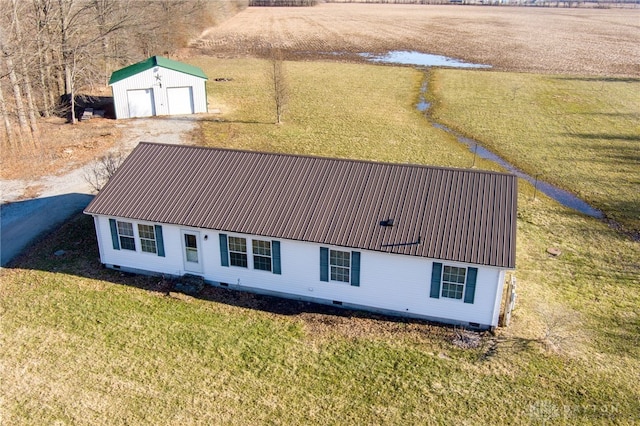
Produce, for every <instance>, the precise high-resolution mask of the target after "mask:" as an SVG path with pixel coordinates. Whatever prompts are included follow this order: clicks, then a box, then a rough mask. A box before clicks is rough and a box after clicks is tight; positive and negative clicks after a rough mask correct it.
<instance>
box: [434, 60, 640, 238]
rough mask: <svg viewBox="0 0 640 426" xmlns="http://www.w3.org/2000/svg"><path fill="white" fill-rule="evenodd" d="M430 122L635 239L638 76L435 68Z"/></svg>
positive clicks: (638, 229) (639, 207) (639, 193)
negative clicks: (565, 194)
mask: <svg viewBox="0 0 640 426" xmlns="http://www.w3.org/2000/svg"><path fill="white" fill-rule="evenodd" d="M429 87H430V90H431V93H432V95H433V99H434V102H435V105H434V108H433V113H432V115H433V117H434V119H436V120H437V121H439V122H442V123H444V124H446V125H447V126H449V127H450V128H453V129H457V130H458V131H460V132H462V133H464V134H465V135H467V136H470V137H472V138H474V139H475V140H478V141H479V142H480V143H481V144H482V145H483V146H485V147H487V148H489V149H491V150H492V151H494V152H497V153H499V154H500V155H502V156H503V157H505V158H509V159H510V161H511V162H512V163H513V164H515V165H517V166H518V167H519V168H521V169H522V170H525V171H527V172H528V173H529V174H530V175H531V176H534V175H539V176H540V179H542V180H545V181H548V182H551V183H553V184H555V185H558V186H560V187H563V188H564V189H567V190H570V191H572V192H574V193H576V194H578V196H580V197H581V198H583V199H584V200H586V201H588V202H589V203H591V204H592V205H594V206H595V207H597V208H599V209H600V210H602V211H604V212H605V213H606V215H607V216H608V217H610V218H612V219H614V220H615V221H617V222H620V223H621V224H623V225H625V227H626V228H627V229H628V230H630V231H632V232H634V233H636V234H639V235H640V149H638V142H640V79H636V78H593V77H592V78H589V77H586V78H581V77H571V76H546V75H535V74H516V73H496V72H482V71H460V70H438V71H434V72H433V75H432V77H431V79H430V82H429Z"/></svg>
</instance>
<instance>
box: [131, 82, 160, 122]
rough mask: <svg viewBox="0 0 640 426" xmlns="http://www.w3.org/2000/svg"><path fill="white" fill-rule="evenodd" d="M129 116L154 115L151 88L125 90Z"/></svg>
mask: <svg viewBox="0 0 640 426" xmlns="http://www.w3.org/2000/svg"><path fill="white" fill-rule="evenodd" d="M127 102H128V103H129V118H133V117H151V116H153V115H155V108H154V103H153V89H136V90H127Z"/></svg>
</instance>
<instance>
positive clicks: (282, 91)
mask: <svg viewBox="0 0 640 426" xmlns="http://www.w3.org/2000/svg"><path fill="white" fill-rule="evenodd" d="M269 76H270V78H271V84H272V87H273V100H274V103H275V107H276V124H281V123H282V116H283V115H284V113H285V110H286V108H287V104H288V102H289V84H288V79H287V73H286V70H285V67H284V60H283V55H282V51H281V50H279V49H272V50H271V55H270V59H269Z"/></svg>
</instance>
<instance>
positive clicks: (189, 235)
mask: <svg viewBox="0 0 640 426" xmlns="http://www.w3.org/2000/svg"><path fill="white" fill-rule="evenodd" d="M180 233H181V234H182V257H183V260H184V270H185V271H189V272H202V256H201V253H200V249H199V245H200V234H199V233H198V232H194V231H181V232H180Z"/></svg>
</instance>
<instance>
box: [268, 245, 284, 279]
mask: <svg viewBox="0 0 640 426" xmlns="http://www.w3.org/2000/svg"><path fill="white" fill-rule="evenodd" d="M271 257H272V261H273V273H274V274H278V275H280V274H282V269H281V268H280V241H271Z"/></svg>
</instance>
